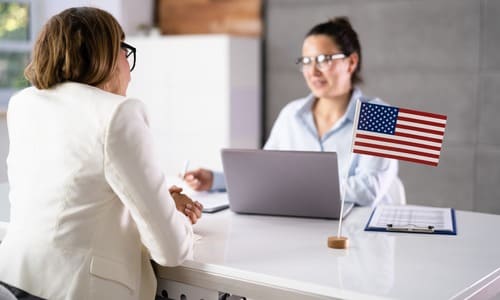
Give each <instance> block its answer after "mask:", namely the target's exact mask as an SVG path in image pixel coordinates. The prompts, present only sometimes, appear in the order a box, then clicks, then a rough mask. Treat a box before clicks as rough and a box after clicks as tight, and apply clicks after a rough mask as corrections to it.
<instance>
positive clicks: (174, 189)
mask: <svg viewBox="0 0 500 300" xmlns="http://www.w3.org/2000/svg"><path fill="white" fill-rule="evenodd" d="M168 191H169V192H170V194H173V193H178V194H179V193H181V192H182V188H181V187H178V186H176V185H172V186H171V187H170V188H169V189H168Z"/></svg>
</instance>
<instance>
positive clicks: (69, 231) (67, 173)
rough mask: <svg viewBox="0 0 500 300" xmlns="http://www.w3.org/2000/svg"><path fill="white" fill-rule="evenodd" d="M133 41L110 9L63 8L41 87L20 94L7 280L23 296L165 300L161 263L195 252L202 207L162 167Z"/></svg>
mask: <svg viewBox="0 0 500 300" xmlns="http://www.w3.org/2000/svg"><path fill="white" fill-rule="evenodd" d="M123 40H124V33H123V30H122V28H121V27H120V25H119V24H118V23H117V21H116V20H115V19H114V18H113V17H112V16H111V15H110V14H109V13H107V12H105V11H102V10H100V9H97V8H89V7H80V8H71V9H68V10H65V11H63V12H61V13H59V14H58V15H56V16H54V17H52V18H51V19H50V20H49V21H48V22H47V24H46V25H45V26H44V28H43V29H42V31H41V33H40V35H39V37H38V39H37V41H36V44H35V47H34V51H33V60H32V62H31V63H30V65H29V66H28V67H27V68H26V71H25V74H26V77H27V78H28V80H29V81H30V82H31V83H32V84H33V85H34V87H30V88H27V89H25V90H22V91H20V92H19V93H17V94H16V95H14V96H13V97H12V99H11V100H10V103H9V108H8V113H7V123H8V129H9V138H10V149H9V155H8V158H7V165H8V177H9V183H10V195H9V198H10V202H11V216H10V218H11V221H10V224H9V229H8V232H7V235H6V237H5V239H4V240H3V241H2V243H1V244H0V282H1V284H2V285H3V286H4V287H7V288H8V289H10V290H11V291H13V292H15V294H16V295H17V297H18V298H19V299H21V298H23V297H25V298H23V299H40V298H42V299H51V300H52V299H54V300H56V299H89V300H97V299H121V300H126V299H130V300H132V299H154V297H155V291H156V279H155V275H154V273H153V269H152V266H151V263H150V259H152V260H154V261H155V262H157V263H158V264H160V265H164V266H174V265H178V264H180V263H182V262H183V261H184V260H185V259H187V258H190V257H191V256H192V253H193V231H192V223H195V222H196V221H197V219H198V218H199V217H201V209H202V207H201V205H200V204H199V203H197V202H193V201H192V200H191V199H190V198H188V197H187V196H185V195H183V194H182V193H181V189H179V188H171V189H170V190H169V187H168V186H167V182H166V180H165V176H164V175H163V173H162V171H161V170H160V169H159V168H158V165H157V161H156V160H155V159H154V155H153V153H152V148H153V147H152V138H151V135H150V132H149V128H148V126H149V125H148V117H147V114H146V112H145V109H144V105H143V104H142V103H141V102H140V101H138V100H134V99H129V98H127V97H126V96H125V93H126V89H127V86H128V83H129V81H130V71H131V69H133V67H134V65H135V48H133V47H132V46H130V45H128V44H126V43H124V42H123ZM129 60H130V62H131V63H129Z"/></svg>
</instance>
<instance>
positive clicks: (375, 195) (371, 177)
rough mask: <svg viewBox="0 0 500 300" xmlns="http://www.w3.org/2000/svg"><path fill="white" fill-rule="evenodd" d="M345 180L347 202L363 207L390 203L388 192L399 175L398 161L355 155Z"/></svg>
mask: <svg viewBox="0 0 500 300" xmlns="http://www.w3.org/2000/svg"><path fill="white" fill-rule="evenodd" d="M349 174H350V175H349V177H348V178H347V180H345V182H344V184H343V185H342V186H343V189H345V201H346V202H354V203H356V204H359V205H361V206H368V205H370V206H375V205H377V204H379V203H382V202H386V203H387V202H390V199H388V197H389V196H388V191H389V187H390V185H391V184H392V182H393V181H394V180H395V179H396V177H397V174H398V161H397V160H395V159H388V158H382V157H376V156H370V155H358V154H356V155H354V156H353V163H352V165H351V170H350V171H349Z"/></svg>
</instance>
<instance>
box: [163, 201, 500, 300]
mask: <svg viewBox="0 0 500 300" xmlns="http://www.w3.org/2000/svg"><path fill="white" fill-rule="evenodd" d="M369 214H370V209H369V208H355V210H354V211H353V212H351V215H349V216H348V218H347V219H346V220H345V222H344V224H345V225H343V226H344V230H343V233H344V235H347V236H348V237H349V239H350V244H351V246H350V247H349V249H348V250H334V249H329V248H328V247H327V246H326V242H327V237H328V236H330V235H334V234H336V232H337V226H338V222H337V221H329V220H317V219H303V218H283V217H268V216H250V215H238V214H234V213H232V212H231V211H229V210H226V211H223V212H219V213H216V214H212V215H210V214H205V215H204V216H203V218H202V219H201V220H200V221H199V223H198V224H197V225H195V232H196V233H197V234H199V235H201V236H202V239H201V240H200V241H198V242H197V244H196V246H195V258H194V260H193V261H187V262H185V263H184V264H183V265H182V266H180V267H176V268H163V267H160V268H158V276H159V278H160V281H159V282H160V286H161V283H162V280H163V282H168V281H176V282H181V283H185V284H189V285H193V286H197V287H202V288H205V289H211V290H218V291H224V292H229V293H232V294H237V295H241V296H246V297H247V298H251V299H333V298H336V299H337V298H341V299H388V298H392V299H449V298H454V297H455V298H456V299H465V298H467V297H469V296H471V295H474V294H475V297H479V298H477V299H485V298H484V297H487V296H491V295H495V294H497V293H498V292H500V240H499V239H498V235H499V233H498V230H499V228H500V216H499V215H489V214H480V213H472V212H463V211H457V213H456V217H457V231H458V235H457V236H446V235H429V234H415V233H413V234H408V233H381V232H365V231H364V227H365V225H366V222H367V220H368V217H369ZM165 280H166V281H165Z"/></svg>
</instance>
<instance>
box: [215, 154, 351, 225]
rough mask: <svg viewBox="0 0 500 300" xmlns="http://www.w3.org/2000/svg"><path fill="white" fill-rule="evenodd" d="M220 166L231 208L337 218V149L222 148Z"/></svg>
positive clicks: (243, 210)
mask: <svg viewBox="0 0 500 300" xmlns="http://www.w3.org/2000/svg"><path fill="white" fill-rule="evenodd" d="M222 164H223V168H224V173H225V176H226V185H227V192H228V196H229V204H230V208H231V210H233V211H235V212H238V213H250V214H266V215H283V216H298V217H313V218H329V219H338V218H339V215H340V206H341V202H340V192H339V178H338V167H337V154H336V153H335V152H312V151H274V150H272V151H271V150H247V149H223V150H222ZM349 206H350V205H346V207H344V211H345V212H346V214H347V213H348V212H349V210H350V207H349ZM346 214H344V216H345V215H346Z"/></svg>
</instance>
